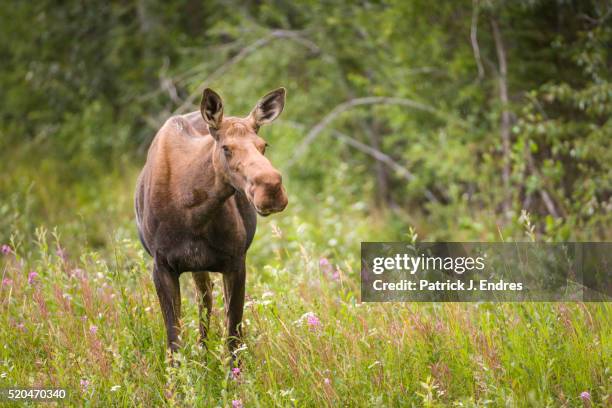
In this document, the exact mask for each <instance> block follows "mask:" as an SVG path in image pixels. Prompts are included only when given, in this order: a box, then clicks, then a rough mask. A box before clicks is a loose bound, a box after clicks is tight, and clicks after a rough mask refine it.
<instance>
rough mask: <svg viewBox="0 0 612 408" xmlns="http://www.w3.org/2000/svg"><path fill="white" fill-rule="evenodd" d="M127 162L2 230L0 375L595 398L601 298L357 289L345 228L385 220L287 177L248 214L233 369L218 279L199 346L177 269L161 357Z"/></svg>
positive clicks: (136, 389)
mask: <svg viewBox="0 0 612 408" xmlns="http://www.w3.org/2000/svg"><path fill="white" fill-rule="evenodd" d="M338 173H339V174H338V177H339V178H342V177H343V176H342V172H341V171H339V172H338ZM128 174H129V176H126V177H124V178H123V179H120V178H117V179H115V182H114V183H109V185H108V186H106V187H101V188H99V189H98V190H97V193H98V196H99V197H100V201H102V202H110V201H111V200H106V199H104V197H105V195H106V194H112V197H115V198H117V197H119V199H116V200H115V201H114V203H115V204H114V205H111V206H109V207H108V208H107V209H99V208H96V209H91V210H87V209H83V207H82V208H81V213H80V216H78V217H76V218H78V219H75V220H73V222H74V225H72V224H71V223H70V222H66V227H65V229H64V228H63V226H62V225H58V226H57V227H51V226H44V225H42V226H39V227H38V228H36V229H35V232H34V233H33V234H30V235H27V234H23V233H20V231H15V232H14V234H13V240H11V241H10V242H5V243H4V246H3V247H2V258H1V261H0V265H1V278H2V286H1V289H0V290H1V292H0V293H1V295H0V319H1V322H0V327H2V333H1V335H0V339H1V344H2V347H1V348H0V361H1V365H0V375H1V378H0V388H1V387H10V386H15V385H19V386H28V387H35V386H44V387H60V388H65V389H66V390H67V391H68V397H67V401H63V402H61V403H59V404H58V405H60V406H63V405H65V404H66V403H67V404H68V405H70V406H220V407H229V406H232V407H237V406H244V407H268V406H364V407H366V406H367V407H372V406H380V407H385V406H415V407H442V406H463V407H488V406H490V407H501V406H506V407H516V406H518V407H523V406H524V407H536V406H537V407H544V406H549V407H560V406H564V407H579V406H593V407H605V406H609V404H610V398H611V397H610V393H611V373H610V369H611V367H610V365H611V361H612V343H611V342H612V327H611V322H610V313H611V312H612V310H611V307H610V305H609V303H599V304H597V303H591V304H588V303H587V304H584V303H523V304H519V303H516V304H513V303H467V304H460V303H405V304H403V303H388V304H382V303H381V304H375V303H374V304H368V303H361V302H360V299H359V242H360V241H361V240H365V239H372V238H373V237H376V236H379V237H383V236H388V235H389V234H391V232H390V231H388V229H386V228H387V227H386V225H387V224H388V222H385V221H384V220H383V218H382V217H383V216H382V215H380V214H379V215H376V214H369V215H368V211H367V205H366V204H365V203H363V202H355V203H354V204H353V205H352V206H347V205H346V204H345V203H346V200H347V197H341V196H336V197H332V196H329V195H327V194H328V192H325V191H324V192H321V193H319V195H318V196H316V195H315V196H314V197H312V199H313V200H314V201H318V205H317V207H316V210H313V208H315V207H313V203H309V202H307V199H305V198H303V197H300V194H299V193H298V192H295V191H294V189H293V188H292V185H291V183H290V182H289V185H288V188H289V195H290V198H291V199H292V201H291V204H290V206H289V207H288V209H287V210H286V211H285V213H283V214H281V215H279V216H274V217H268V218H265V219H261V218H260V220H259V221H260V223H259V227H258V232H257V236H256V239H255V242H254V247H253V248H252V250H251V251H250V252H249V257H248V275H247V304H246V307H245V345H244V347H243V348H242V349H241V352H240V357H241V359H242V362H243V364H242V366H241V367H240V369H239V371H236V370H234V372H233V373H232V374H231V375H229V376H228V361H229V355H228V352H227V349H226V347H225V342H224V338H223V337H222V336H223V333H224V329H223V317H224V314H223V309H222V308H223V301H222V295H221V293H220V288H221V282H220V279H218V276H216V279H215V312H214V314H213V318H212V324H211V334H210V338H209V339H208V341H207V347H205V348H204V347H202V346H201V345H200V344H199V342H198V335H197V333H198V330H197V306H196V302H195V292H194V288H193V282H192V280H191V277H190V276H189V273H186V274H184V275H183V276H182V277H181V286H182V291H183V296H184V300H183V318H182V324H183V341H184V346H183V348H182V350H181V352H180V354H179V355H178V356H177V360H178V361H179V362H180V364H179V365H178V366H176V367H173V366H171V365H169V364H168V361H167V354H166V351H165V332H164V328H163V321H162V318H161V313H160V311H159V305H158V302H157V298H156V294H155V289H154V287H153V285H152V280H151V277H150V275H151V273H150V271H151V260H150V258H149V257H148V255H146V253H145V252H144V250H143V249H142V247H141V246H140V243H139V241H138V239H137V238H136V234H135V228H134V225H133V215H132V208H131V191H130V189H131V182H132V181H133V180H134V179H135V175H136V172H135V169H133V171H131V172H129V173H128ZM53 188H54V185H53V183H47V184H46V185H45V187H44V188H43V187H41V188H40V190H44V189H53ZM55 188H65V187H62V186H61V184H57V185H55ZM30 194H32V193H31V192H30ZM326 197H327V198H326ZM83 211H87V213H85V214H84V213H83ZM68 212H69V211H68ZM78 213H79V211H77V210H75V214H78ZM79 219H80V220H79ZM88 224H91V225H96V226H98V229H94V230H93V231H92V230H91V228H90V227H87V225H88ZM100 228H102V231H100V230H99V229H100ZM88 232H89V236H88ZM97 234H98V235H99V236H100V237H102V238H98V240H103V241H104V244H100V243H99V242H97V241H96V239H95V236H96V235H97ZM405 234H406V235H405V236H404V239H412V240H414V239H418V237H417V236H415V232H414V230H413V229H410V228H409V227H408V228H407V229H406V231H405ZM585 393H588V394H585ZM581 395H582V397H581ZM587 395H588V398H587Z"/></svg>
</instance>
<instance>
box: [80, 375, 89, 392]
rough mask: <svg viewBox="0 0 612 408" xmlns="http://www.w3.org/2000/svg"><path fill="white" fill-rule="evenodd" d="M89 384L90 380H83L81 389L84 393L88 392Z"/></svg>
mask: <svg viewBox="0 0 612 408" xmlns="http://www.w3.org/2000/svg"><path fill="white" fill-rule="evenodd" d="M89 384H90V383H89V380H86V379H85V378H83V379H82V380H81V388H82V389H83V391H87V388H88V387H89Z"/></svg>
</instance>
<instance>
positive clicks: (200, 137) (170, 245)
mask: <svg viewBox="0 0 612 408" xmlns="http://www.w3.org/2000/svg"><path fill="white" fill-rule="evenodd" d="M284 101H285V90H284V89H283V88H280V89H278V90H276V91H273V92H271V93H269V94H267V95H266V96H264V97H263V98H262V99H261V100H260V101H259V102H258V104H257V105H256V106H255V108H254V109H253V111H252V112H251V113H250V114H249V116H247V117H246V118H235V117H227V118H225V117H224V116H223V103H222V101H221V98H220V97H219V95H217V94H216V93H215V92H213V91H212V90H210V89H206V90H205V91H204V95H203V98H202V104H201V109H200V112H193V113H190V114H187V115H183V116H175V117H171V118H170V119H168V120H167V121H166V123H165V124H164V125H163V126H162V128H161V129H160V130H159V132H158V133H157V135H156V136H155V139H154V140H153V142H152V144H151V147H150V148H149V152H148V155H147V161H146V163H145V166H144V168H143V169H142V172H141V174H140V176H139V178H138V183H137V186H136V196H135V208H136V218H137V225H138V233H139V236H140V239H141V241H142V244H143V246H144V247H145V249H146V250H147V252H148V253H149V254H150V255H151V256H152V257H153V260H154V266H153V280H154V283H155V288H156V290H157V294H158V297H159V302H160V305H161V309H162V313H163V317H164V322H165V325H166V332H167V340H168V347H169V348H170V349H171V350H172V351H175V350H176V349H177V348H178V347H179V345H180V344H179V332H180V328H179V325H180V309H181V295H180V287H179V275H180V274H181V273H183V272H186V271H191V272H193V278H194V281H195V284H196V288H197V292H198V298H199V310H200V334H201V337H202V339H205V338H206V332H207V327H208V321H209V317H210V312H211V307H212V282H211V280H210V277H209V272H220V273H222V274H223V286H224V299H225V310H226V323H227V330H228V341H229V347H230V350H231V351H233V350H234V349H235V348H236V347H237V345H238V343H239V339H240V337H241V330H240V324H241V321H242V311H243V306H244V291H245V258H246V252H247V250H248V248H249V246H250V244H251V241H252V240H253V236H254V234H255V227H256V224H257V215H256V213H260V214H261V215H268V214H271V213H273V212H278V211H282V210H283V209H284V208H285V206H286V205H287V196H286V193H285V189H284V187H283V185H282V180H281V176H280V173H279V172H278V171H277V170H276V169H274V167H272V165H271V164H270V162H269V161H268V159H267V158H265V157H264V155H263V153H264V151H265V146H266V143H265V142H264V141H263V139H261V138H260V137H259V136H258V135H257V131H258V129H259V127H260V126H261V125H263V124H265V123H269V122H271V121H272V120H274V119H275V118H276V117H277V116H278V115H279V114H280V113H281V111H282V109H283V106H284Z"/></svg>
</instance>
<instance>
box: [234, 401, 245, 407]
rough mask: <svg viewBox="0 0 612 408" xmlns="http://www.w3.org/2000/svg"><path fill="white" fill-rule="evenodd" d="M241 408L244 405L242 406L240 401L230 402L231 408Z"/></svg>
mask: <svg viewBox="0 0 612 408" xmlns="http://www.w3.org/2000/svg"><path fill="white" fill-rule="evenodd" d="M243 407H244V405H243V404H242V400H241V399H237V400H232V408H243Z"/></svg>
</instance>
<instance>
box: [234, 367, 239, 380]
mask: <svg viewBox="0 0 612 408" xmlns="http://www.w3.org/2000/svg"><path fill="white" fill-rule="evenodd" d="M238 377H240V368H239V367H234V368H232V378H233V379H234V380H237V379H238Z"/></svg>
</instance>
